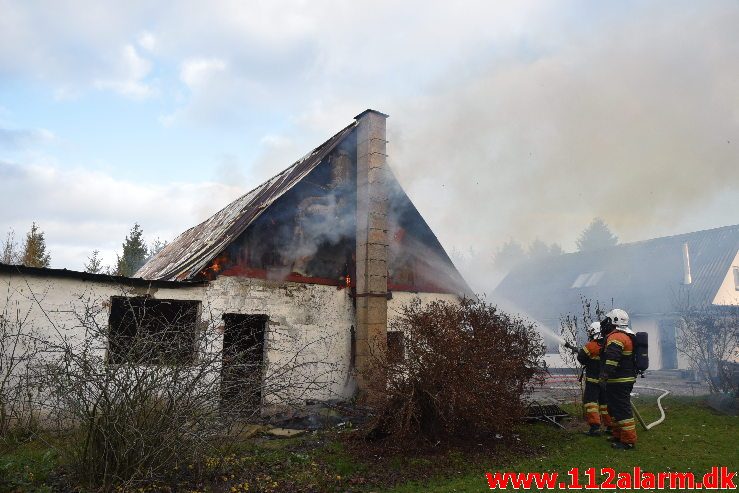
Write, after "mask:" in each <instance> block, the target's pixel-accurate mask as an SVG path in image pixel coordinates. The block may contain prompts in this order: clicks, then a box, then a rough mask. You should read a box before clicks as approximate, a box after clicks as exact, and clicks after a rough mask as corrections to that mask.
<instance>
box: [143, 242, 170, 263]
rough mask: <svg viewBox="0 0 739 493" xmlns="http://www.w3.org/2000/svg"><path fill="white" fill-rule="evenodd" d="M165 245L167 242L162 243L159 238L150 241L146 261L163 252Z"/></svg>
mask: <svg viewBox="0 0 739 493" xmlns="http://www.w3.org/2000/svg"><path fill="white" fill-rule="evenodd" d="M167 245H169V242H168V241H162V240H160V239H159V238H157V239H156V240H154V241H152V242H151V244H150V245H149V258H147V259H146V260H147V261H148V260H149V259H150V258H152V257H153V256H154V255H156V254H157V253H159V252H161V251H162V250H164V247H166V246H167Z"/></svg>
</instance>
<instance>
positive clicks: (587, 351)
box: [577, 322, 611, 436]
mask: <svg viewBox="0 0 739 493" xmlns="http://www.w3.org/2000/svg"><path fill="white" fill-rule="evenodd" d="M599 334H600V323H599V322H593V323H592V324H590V327H589V328H588V339H590V340H589V341H588V343H587V344H585V345H584V346H583V347H581V348H580V350H579V351H578V352H577V361H578V362H580V364H581V365H583V366H584V367H585V390H584V391H583V395H582V402H583V408H584V410H585V421H586V422H587V423H588V424H589V425H590V429H588V431H586V432H585V434H586V435H588V436H598V435H600V434H601V425H602V426H603V427H604V430H605V431H609V430H610V429H611V417H610V416H609V415H608V404H607V403H606V393H605V391H604V390H603V389H601V387H600V385H599V380H598V379H599V377H600V366H601V358H600V355H601V352H602V348H603V342H604V341H603V339H602V338H600V337H598V336H599Z"/></svg>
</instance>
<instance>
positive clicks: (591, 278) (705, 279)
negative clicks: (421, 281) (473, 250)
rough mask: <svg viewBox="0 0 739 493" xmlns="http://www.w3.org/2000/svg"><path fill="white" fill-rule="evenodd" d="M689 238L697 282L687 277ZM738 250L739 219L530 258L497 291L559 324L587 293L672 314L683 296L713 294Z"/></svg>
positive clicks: (634, 310)
mask: <svg viewBox="0 0 739 493" xmlns="http://www.w3.org/2000/svg"><path fill="white" fill-rule="evenodd" d="M684 243H687V244H688V250H689V256H690V270H691V276H692V283H691V284H689V285H684V284H683V283H682V282H683V275H684V272H683V250H682V249H683V244H684ZM738 251H739V225H733V226H724V227H722V228H716V229H709V230H705V231H696V232H693V233H685V234H680V235H675V236H667V237H663V238H655V239H652V240H645V241H639V242H635V243H625V244H622V245H617V246H614V247H610V248H604V249H602V250H595V251H589V252H577V253H568V254H564V255H559V256H556V257H549V258H546V259H542V260H540V261H536V262H529V263H526V264H523V265H521V266H520V267H518V268H516V269H514V270H513V271H511V273H510V274H508V276H506V277H505V279H503V281H501V283H500V285H499V286H498V287H497V288H496V289H495V291H494V292H493V296H494V297H495V298H503V299H504V300H507V301H509V302H511V303H514V304H516V305H517V306H518V307H519V308H520V309H521V310H523V311H524V312H525V313H526V314H528V315H530V316H532V317H534V318H536V319H538V320H539V321H541V322H549V323H552V324H554V325H555V326H556V325H558V323H559V322H558V321H559V317H560V316H562V315H565V314H567V313H571V314H575V315H577V314H580V313H582V304H581V298H583V297H584V298H587V299H589V300H590V301H591V302H593V303H595V301H599V302H600V303H601V306H603V305H604V304H605V306H606V307H610V306H611V302H613V305H614V306H617V307H619V308H623V309H625V310H626V311H628V312H629V314H630V315H632V316H639V315H655V314H669V313H674V312H675V310H676V307H675V304H676V302H678V300H679V299H680V296H684V295H686V294H687V295H689V301H690V303H691V305H692V306H705V305H708V304H711V303H712V302H713V299H714V297H715V296H716V293H717V292H718V290H719V288H720V286H721V283H722V282H723V280H724V278H725V276H726V275H727V273H728V272H729V268H730V267H731V265H732V261H733V260H734V258H735V257H736V256H737V252H738Z"/></svg>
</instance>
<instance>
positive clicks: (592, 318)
mask: <svg viewBox="0 0 739 493" xmlns="http://www.w3.org/2000/svg"><path fill="white" fill-rule="evenodd" d="M580 305H581V307H582V311H581V312H580V313H579V314H574V313H566V314H564V315H562V316H560V318H559V329H560V334H561V335H562V339H564V344H565V345H569V346H574V347H580V346H582V345H583V344H585V343H586V342H588V337H587V330H588V327H590V324H592V323H593V322H600V321H601V320H602V319H603V317H604V316H605V313H606V311H607V310H608V308H604V306H603V305H601V303H600V301H598V300H595V302H593V300H591V299H589V298H585V297H584V296H581V297H580ZM611 305H613V301H611ZM560 355H561V356H562V360H563V361H564V362H565V364H566V365H567V367H568V368H572V369H576V368H580V366H581V365H580V363H578V361H577V357H576V354H574V353H573V352H572V351H570V350H569V349H566V348H564V347H562V348H560Z"/></svg>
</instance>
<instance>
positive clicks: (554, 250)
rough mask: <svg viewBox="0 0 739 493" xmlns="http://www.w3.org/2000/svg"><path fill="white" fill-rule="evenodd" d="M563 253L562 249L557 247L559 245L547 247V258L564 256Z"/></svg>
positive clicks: (553, 244)
mask: <svg viewBox="0 0 739 493" xmlns="http://www.w3.org/2000/svg"><path fill="white" fill-rule="evenodd" d="M564 253H565V251H564V250H562V247H561V246H560V245H559V243H552V244H551V245H549V256H550V257H556V256H557V255H562V254H564Z"/></svg>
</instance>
